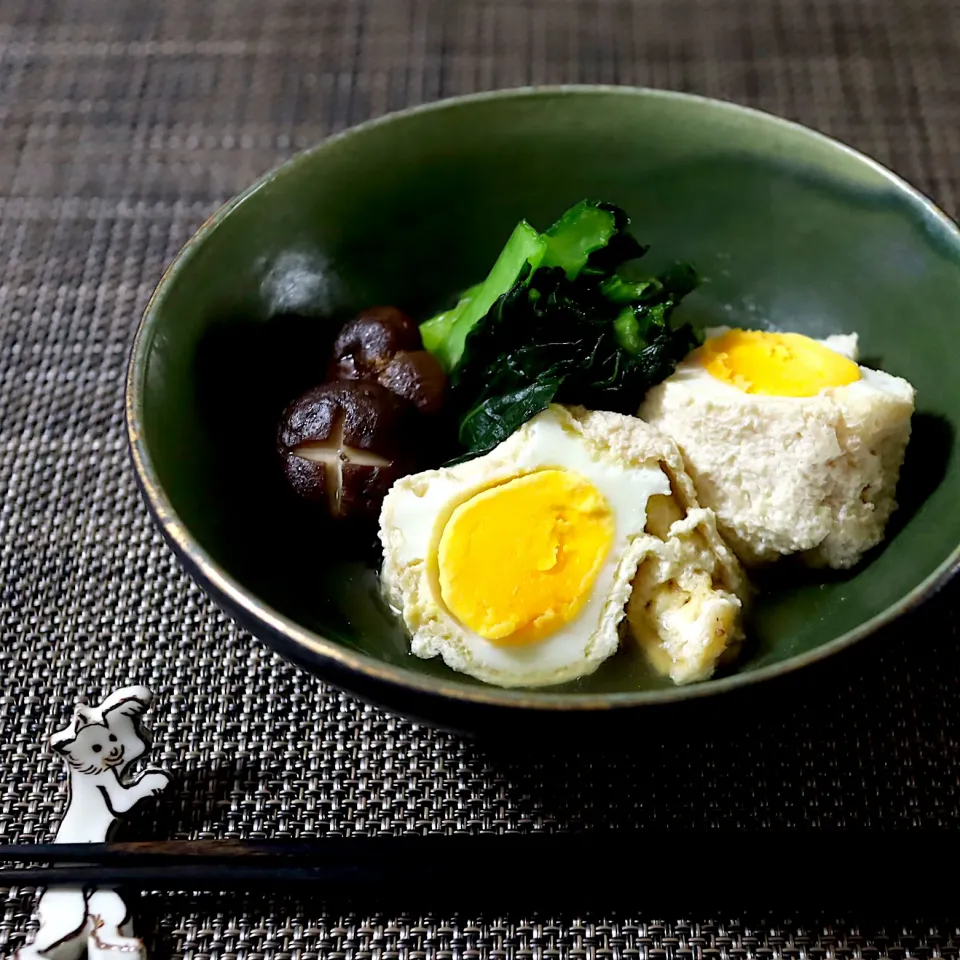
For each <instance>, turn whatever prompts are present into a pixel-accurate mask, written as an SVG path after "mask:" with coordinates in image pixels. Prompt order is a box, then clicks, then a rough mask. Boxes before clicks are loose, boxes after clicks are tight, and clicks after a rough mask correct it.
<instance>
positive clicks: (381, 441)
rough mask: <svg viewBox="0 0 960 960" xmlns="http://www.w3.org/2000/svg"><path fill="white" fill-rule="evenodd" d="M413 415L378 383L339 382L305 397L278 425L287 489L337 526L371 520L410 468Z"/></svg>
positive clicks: (285, 414) (296, 401)
mask: <svg viewBox="0 0 960 960" xmlns="http://www.w3.org/2000/svg"><path fill="white" fill-rule="evenodd" d="M414 415H415V414H414V411H413V408H412V407H411V406H410V404H408V403H406V402H405V401H404V400H402V399H400V398H399V397H397V396H396V395H395V394H393V393H392V392H391V391H389V390H387V389H386V388H385V387H381V386H380V385H379V384H377V383H369V382H365V381H338V382H333V383H325V384H323V385H322V386H319V387H314V388H313V389H312V390H308V391H307V392H306V393H304V394H303V395H302V396H300V397H299V398H298V399H297V400H295V401H294V402H293V403H292V404H290V406H289V407H287V409H286V411H285V412H284V415H283V419H282V420H281V422H280V429H279V431H278V436H277V446H278V450H279V453H280V457H281V461H282V464H283V471H284V474H285V475H286V478H287V482H288V483H289V484H290V486H291V487H292V489H293V490H294V491H295V492H296V493H297V494H298V495H299V496H300V497H302V498H303V499H304V500H307V501H309V502H311V503H314V504H317V505H318V506H321V507H323V509H324V510H325V511H326V512H327V513H328V514H329V515H330V516H331V517H333V518H335V519H376V517H377V516H378V515H379V513H380V506H381V504H382V503H383V498H384V497H385V496H386V494H387V491H388V490H389V489H390V486H391V485H392V484H393V482H394V481H395V480H397V479H398V478H399V477H402V476H404V475H405V474H406V473H409V472H410V471H411V470H412V469H413V468H414V467H415V457H414V456H413V455H412V453H411V451H412V450H413V447H414V445H413V438H412V429H411V424H410V419H411V417H412V416H414Z"/></svg>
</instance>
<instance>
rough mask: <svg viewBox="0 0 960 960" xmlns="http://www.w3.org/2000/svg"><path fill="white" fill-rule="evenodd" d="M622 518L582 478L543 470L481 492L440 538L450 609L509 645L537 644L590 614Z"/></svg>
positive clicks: (488, 636)
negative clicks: (586, 609) (584, 610)
mask: <svg viewBox="0 0 960 960" xmlns="http://www.w3.org/2000/svg"><path fill="white" fill-rule="evenodd" d="M613 533H614V522H613V512H612V511H611V509H610V505H609V504H608V503H607V500H606V498H605V497H604V496H603V494H601V493H600V491H599V490H597V488H596V487H594V486H593V484H591V483H589V482H588V481H587V480H585V479H584V478H583V477H581V476H580V475H578V474H575V473H571V472H568V471H564V470H541V471H538V472H537V473H531V474H528V475H526V476H523V477H518V478H516V479H514V480H509V481H507V482H506V483H503V484H500V485H499V486H496V487H492V488H491V489H489V490H485V491H483V493H478V494H477V495H476V496H474V497H471V498H470V499H469V500H467V501H466V502H465V503H462V504H460V506H459V507H457V508H456V510H454V512H453V514H452V515H451V517H450V520H449V521H448V522H447V525H446V526H445V527H444V530H443V534H442V536H441V537H440V548H439V553H438V565H439V574H440V593H441V596H442V597H443V601H444V603H445V604H446V605H447V608H448V609H449V610H450V612H451V613H452V614H453V615H454V616H455V617H456V618H457V619H458V620H459V621H460V622H461V623H463V624H464V625H465V626H467V627H469V628H470V629H471V630H473V631H474V633H478V634H479V635H480V636H481V637H484V638H485V639H487V640H490V641H491V642H492V643H496V644H498V645H500V646H520V645H523V644H528V643H535V642H536V641H538V640H541V639H543V638H544V637H546V636H548V635H549V634H550V633H552V632H553V631H555V630H557V629H558V628H559V627H561V626H563V624H565V623H569V622H570V621H571V620H572V619H573V618H574V617H575V616H576V615H577V613H578V612H579V611H580V608H581V607H582V606H583V604H584V603H585V601H586V599H587V597H588V596H589V595H590V591H591V588H592V587H593V583H594V580H595V579H596V577H597V573H598V572H599V570H600V567H601V565H602V564H603V561H604V560H605V559H606V557H607V554H608V553H609V552H610V546H611V544H612V543H613Z"/></svg>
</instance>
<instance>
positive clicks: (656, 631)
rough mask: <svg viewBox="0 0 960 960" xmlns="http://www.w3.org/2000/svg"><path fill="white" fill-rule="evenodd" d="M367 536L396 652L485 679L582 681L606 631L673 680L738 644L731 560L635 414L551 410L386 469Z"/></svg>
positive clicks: (701, 673)
mask: <svg viewBox="0 0 960 960" xmlns="http://www.w3.org/2000/svg"><path fill="white" fill-rule="evenodd" d="M380 539H381V541H382V544H383V554H384V563H383V569H382V572H381V582H382V586H383V590H384V593H385V596H386V598H387V600H388V602H389V603H390V605H391V607H392V608H393V609H394V610H395V611H396V612H397V613H398V614H399V615H400V616H401V617H402V618H403V621H404V623H405V625H406V627H407V630H408V631H409V634H410V638H411V650H412V652H413V653H414V654H415V655H416V656H418V657H424V658H428V657H435V656H441V657H442V658H443V659H444V661H445V662H446V663H447V665H448V666H450V667H452V668H453V669H454V670H459V671H461V672H463V673H467V674H469V675H471V676H473V677H476V678H478V679H479V680H483V681H485V682H487V683H494V684H498V685H500V686H505V687H518V686H527V687H533V686H546V685H549V684H556V683H562V682H565V681H569V680H574V679H576V678H578V677H583V676H586V675H588V674H590V673H593V671H594V670H596V669H597V667H598V666H599V665H600V664H601V663H602V662H603V661H604V660H606V659H607V658H608V657H610V656H611V655H612V654H614V653H615V652H616V650H617V648H618V646H619V644H620V643H621V636H623V637H624V638H625V639H624V641H623V642H627V643H638V644H639V645H640V647H641V649H642V650H643V651H644V653H645V655H646V656H647V658H648V659H649V662H650V663H651V665H652V666H653V668H654V669H655V670H657V671H658V672H660V673H662V674H665V675H669V676H670V677H672V678H673V680H674V681H676V682H678V683H685V682H690V681H694V680H701V679H705V678H707V677H709V676H710V675H711V674H712V672H713V671H714V669H715V667H716V665H717V664H718V663H719V662H720V661H721V660H723V659H724V658H725V657H729V656H731V655H732V654H733V653H734V652H735V650H736V647H737V644H738V643H739V641H740V639H741V632H740V616H741V610H742V603H743V599H744V598H745V594H746V590H747V585H746V581H745V579H744V576H743V573H742V570H741V568H740V566H739V563H738V562H737V560H736V558H735V557H734V555H733V554H732V552H731V551H730V549H729V548H728V547H727V546H726V544H725V543H724V542H723V540H722V539H721V538H720V536H719V534H718V533H717V527H716V522H715V518H714V516H713V514H712V512H711V511H709V510H706V509H703V508H701V507H700V506H699V504H698V502H697V499H696V493H695V491H694V487H693V484H692V482H691V480H690V478H689V476H688V475H687V473H686V472H685V470H684V466H683V460H682V457H681V455H680V452H679V450H678V449H677V447H676V445H675V444H674V443H673V441H671V440H670V439H668V438H667V437H665V436H664V435H663V434H661V433H660V432H659V431H657V430H656V429H654V428H652V427H650V426H649V425H648V424H645V423H643V422H642V421H641V420H638V419H637V418H635V417H629V416H624V415H621V414H614V413H604V412H595V411H587V410H585V409H582V408H578V407H570V408H566V407H561V406H557V405H551V406H550V407H548V408H547V409H546V410H545V411H543V412H542V413H540V414H538V415H537V416H535V417H533V418H532V419H531V420H529V421H527V422H526V423H525V424H524V425H523V426H522V427H520V428H519V429H518V430H517V431H516V432H515V433H514V434H512V435H511V436H510V437H509V438H508V439H507V440H505V441H504V442H503V443H501V444H500V445H499V446H497V447H496V448H495V449H494V450H492V451H491V452H490V453H488V454H486V455H485V456H481V457H477V458H476V459H473V460H470V461H468V462H466V463H461V464H458V465H455V466H451V467H445V468H442V469H439V470H430V471H426V472H424V473H419V474H415V475H413V476H408V477H404V478H402V479H400V480H398V481H397V482H396V483H395V484H394V485H393V487H392V488H391V490H390V492H389V493H388V494H387V497H386V499H385V501H384V504H383V510H382V512H381V516H380ZM625 617H627V621H625V620H624V618H625ZM628 626H629V629H627V628H628Z"/></svg>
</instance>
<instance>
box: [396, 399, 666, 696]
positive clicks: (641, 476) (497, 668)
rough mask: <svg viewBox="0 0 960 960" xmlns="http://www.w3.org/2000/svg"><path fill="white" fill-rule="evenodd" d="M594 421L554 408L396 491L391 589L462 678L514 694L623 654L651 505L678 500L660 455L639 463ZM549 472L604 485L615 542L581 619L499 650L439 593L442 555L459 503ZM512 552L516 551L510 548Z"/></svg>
mask: <svg viewBox="0 0 960 960" xmlns="http://www.w3.org/2000/svg"><path fill="white" fill-rule="evenodd" d="M589 416H591V415H590V414H587V417H589ZM602 416H603V417H605V418H611V417H613V418H617V421H624V422H625V423H626V422H627V421H630V422H631V423H632V424H634V425H638V424H639V426H640V427H641V428H643V430H647V431H649V433H650V434H651V435H652V434H655V431H652V430H650V428H648V427H646V425H645V424H640V423H639V421H637V420H636V419H635V418H632V417H619V416H618V415H616V414H603V415H602ZM608 422H609V421H608ZM585 423H586V421H585V420H584V419H582V418H580V419H578V418H577V417H574V416H573V415H572V414H571V413H570V412H568V411H567V410H565V409H564V408H563V407H558V406H552V407H550V408H549V409H548V410H546V411H544V412H543V413H541V414H539V415H538V416H536V417H534V418H533V419H532V420H530V421H528V422H527V423H526V424H524V425H523V426H522V427H521V428H520V429H519V430H518V431H517V432H516V433H514V434H513V435H512V436H511V437H510V438H509V439H507V440H506V441H504V442H503V443H502V444H500V446H498V447H497V448H496V449H495V450H493V451H491V452H490V453H489V454H487V455H486V456H483V457H479V458H477V459H475V460H471V461H469V462H467V463H464V464H460V465H458V466H454V467H448V468H444V469H440V470H431V471H427V472H425V473H420V474H416V475H414V476H409V477H404V478H402V479H401V480H398V481H397V482H396V483H395V484H394V485H393V487H392V488H391V490H390V492H389V494H388V495H387V497H386V499H385V501H384V504H383V510H382V513H381V518H380V539H381V541H382V543H383V550H384V566H383V570H382V573H381V582H382V585H383V589H384V593H385V595H386V597H387V599H388V601H389V602H390V604H391V605H392V606H393V608H394V609H395V610H396V611H397V613H399V614H400V615H401V616H402V617H403V620H404V622H405V623H406V626H407V628H408V630H409V632H410V636H411V651H412V653H414V654H415V655H416V656H418V657H424V658H429V657H434V656H438V655H439V656H442V657H443V659H444V662H445V663H446V664H447V665H448V666H450V667H452V668H453V669H454V670H459V671H461V672H463V673H467V674H470V675H471V676H474V677H476V678H478V679H480V680H483V681H486V682H488V683H496V684H498V685H500V686H506V687H510V686H543V685H547V684H554V683H562V682H564V681H568V680H573V679H575V678H577V677H582V676H585V675H587V674H589V673H592V672H593V671H594V670H595V669H596V668H597V667H598V666H599V665H600V663H601V662H602V661H603V660H605V659H606V658H607V657H609V656H610V655H611V654H612V653H614V652H615V651H616V649H617V645H618V642H619V632H618V625H619V623H620V621H621V619H622V618H623V616H624V611H625V607H626V603H627V600H628V599H629V596H630V591H631V581H632V580H633V577H634V575H635V574H636V570H637V565H638V563H639V561H640V558H641V554H642V549H641V548H639V547H638V546H637V545H636V544H635V543H634V541H635V540H636V538H637V537H638V536H640V535H641V534H642V533H643V530H644V526H645V524H646V519H647V501H648V499H649V498H650V497H651V496H653V495H654V494H668V493H670V482H669V480H668V478H667V476H666V474H665V473H664V472H663V470H662V469H661V468H660V466H659V464H658V462H657V460H656V457H653V458H652V459H651V458H650V457H649V456H647V457H643V456H642V455H641V456H639V457H637V456H629V455H627V454H625V452H624V450H625V448H624V445H622V444H621V445H619V446H615V445H611V444H610V443H608V442H607V438H605V436H604V432H603V429H602V428H596V427H595V428H594V429H592V430H591V429H590V428H589V426H585ZM614 432H616V430H614ZM544 469H562V470H569V471H572V472H574V473H577V474H579V475H580V476H582V477H584V478H585V479H587V480H588V481H589V482H590V483H592V484H593V485H594V487H596V489H597V490H598V491H599V492H600V493H601V494H602V495H603V496H604V497H605V498H606V500H607V502H608V504H609V506H610V508H611V511H612V513H613V517H614V530H615V532H614V538H613V542H612V544H611V547H610V551H609V553H608V554H607V557H606V558H605V560H604V562H603V564H602V566H601V568H600V570H599V572H598V573H597V576H596V580H595V581H594V584H593V587H592V590H591V592H590V596H589V597H588V598H587V600H586V601H585V603H584V604H583V606H582V607H581V609H580V611H579V612H578V614H577V615H576V617H575V618H574V619H573V620H571V621H570V622H569V623H567V624H565V625H563V626H562V627H560V628H558V629H557V630H556V631H555V632H553V633H551V634H550V635H549V636H547V637H545V638H544V639H542V640H540V641H538V642H536V643H532V644H529V645H526V646H518V647H511V646H498V645H496V644H494V643H491V642H490V641H489V640H486V639H484V638H483V637H481V636H480V635H479V634H477V633H475V632H474V631H472V630H470V629H469V628H468V627H466V626H465V625H464V624H462V623H461V622H459V621H458V620H457V619H456V617H454V616H453V614H452V613H451V612H450V611H449V610H448V609H447V607H446V605H445V604H444V602H443V598H442V596H441V593H440V587H439V580H438V574H437V561H436V555H437V547H438V544H439V541H440V537H441V535H442V533H443V529H444V526H445V524H446V523H447V521H448V520H449V518H450V516H451V514H452V513H453V511H454V510H455V509H456V507H457V506H458V505H459V504H461V503H463V502H465V501H466V500H469V499H470V498H471V497H473V496H474V495H476V494H477V493H480V492H481V491H483V490H485V489H489V488H490V487H492V486H495V485H497V484H500V483H504V482H507V481H509V480H511V479H513V478H515V477H520V476H524V475H526V474H529V473H532V472H534V471H537V470H544ZM503 549H504V550H505V551H506V550H510V544H509V543H505V544H504V545H503Z"/></svg>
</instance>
